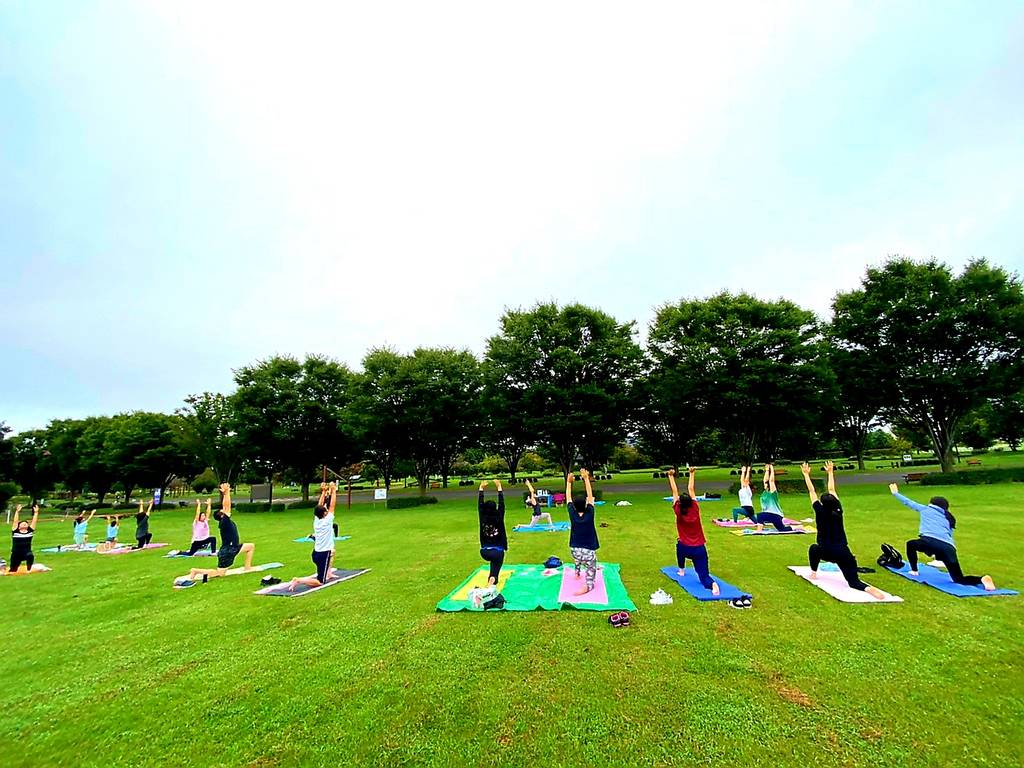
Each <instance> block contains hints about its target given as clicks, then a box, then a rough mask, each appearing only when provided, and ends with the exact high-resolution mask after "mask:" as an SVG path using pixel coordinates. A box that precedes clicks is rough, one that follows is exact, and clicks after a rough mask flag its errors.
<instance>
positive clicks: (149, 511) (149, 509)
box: [146, 499, 153, 517]
mask: <svg viewBox="0 0 1024 768" xmlns="http://www.w3.org/2000/svg"><path fill="white" fill-rule="evenodd" d="M152 513H153V500H152V499H150V500H149V504H148V505H146V517H149V516H150V515H151V514H152Z"/></svg>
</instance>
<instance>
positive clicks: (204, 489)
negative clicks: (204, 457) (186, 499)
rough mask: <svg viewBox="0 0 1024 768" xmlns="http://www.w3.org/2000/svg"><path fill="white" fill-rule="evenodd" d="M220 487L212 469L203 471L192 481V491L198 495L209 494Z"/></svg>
mask: <svg viewBox="0 0 1024 768" xmlns="http://www.w3.org/2000/svg"><path fill="white" fill-rule="evenodd" d="M217 485H218V483H217V476H216V475H214V474H213V470H212V469H205V470H203V472H202V474H199V475H196V477H195V479H193V480H192V490H193V491H195V492H196V493H209V492H210V491H212V490H213V489H214V488H216V487H217Z"/></svg>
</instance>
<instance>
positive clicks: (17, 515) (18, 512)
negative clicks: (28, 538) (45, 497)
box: [11, 504, 21, 531]
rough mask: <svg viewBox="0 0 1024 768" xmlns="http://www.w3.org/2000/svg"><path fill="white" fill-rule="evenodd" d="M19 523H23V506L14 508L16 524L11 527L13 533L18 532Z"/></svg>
mask: <svg viewBox="0 0 1024 768" xmlns="http://www.w3.org/2000/svg"><path fill="white" fill-rule="evenodd" d="M19 522H21V504H19V505H17V506H16V507H15V508H14V522H13V524H12V525H11V530H12V531H16V530H18V523H19Z"/></svg>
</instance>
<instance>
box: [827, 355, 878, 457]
mask: <svg viewBox="0 0 1024 768" xmlns="http://www.w3.org/2000/svg"><path fill="white" fill-rule="evenodd" d="M876 363H877V361H876V359H875V358H874V357H873V356H872V355H869V354H866V353H865V352H864V350H859V349H846V348H843V347H841V346H830V348H829V350H828V364H829V367H830V368H831V372H832V375H833V376H834V378H835V382H836V400H835V404H836V408H835V414H836V429H835V432H836V435H837V436H838V437H839V439H840V441H841V443H842V445H843V448H845V449H846V450H847V451H848V452H849V453H850V454H852V455H853V456H856V457H857V466H858V467H859V468H860V469H864V450H865V449H866V448H867V440H868V434H869V433H870V432H871V431H872V430H873V429H875V428H876V427H878V426H879V424H880V422H879V417H880V415H881V412H882V408H883V407H884V405H885V400H886V395H885V388H884V387H883V386H879V382H880V381H882V379H881V378H880V377H881V376H882V375H883V372H882V371H879V370H877V365H876Z"/></svg>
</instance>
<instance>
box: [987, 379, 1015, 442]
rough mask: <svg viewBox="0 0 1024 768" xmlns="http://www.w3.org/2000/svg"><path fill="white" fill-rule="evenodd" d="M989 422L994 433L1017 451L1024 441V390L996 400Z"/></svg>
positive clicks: (993, 403)
mask: <svg viewBox="0 0 1024 768" xmlns="http://www.w3.org/2000/svg"><path fill="white" fill-rule="evenodd" d="M989 423H990V426H991V427H992V432H993V434H994V435H995V436H996V437H997V438H999V439H1000V440H1005V441H1006V442H1007V444H1008V445H1009V446H1010V450H1011V451H1013V452H1014V453H1016V451H1017V446H1019V445H1020V444H1021V442H1024V392H1017V393H1015V394H1013V395H1009V396H1005V397H1000V398H997V399H996V400H994V401H993V402H992V407H991V413H990V419H989Z"/></svg>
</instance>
